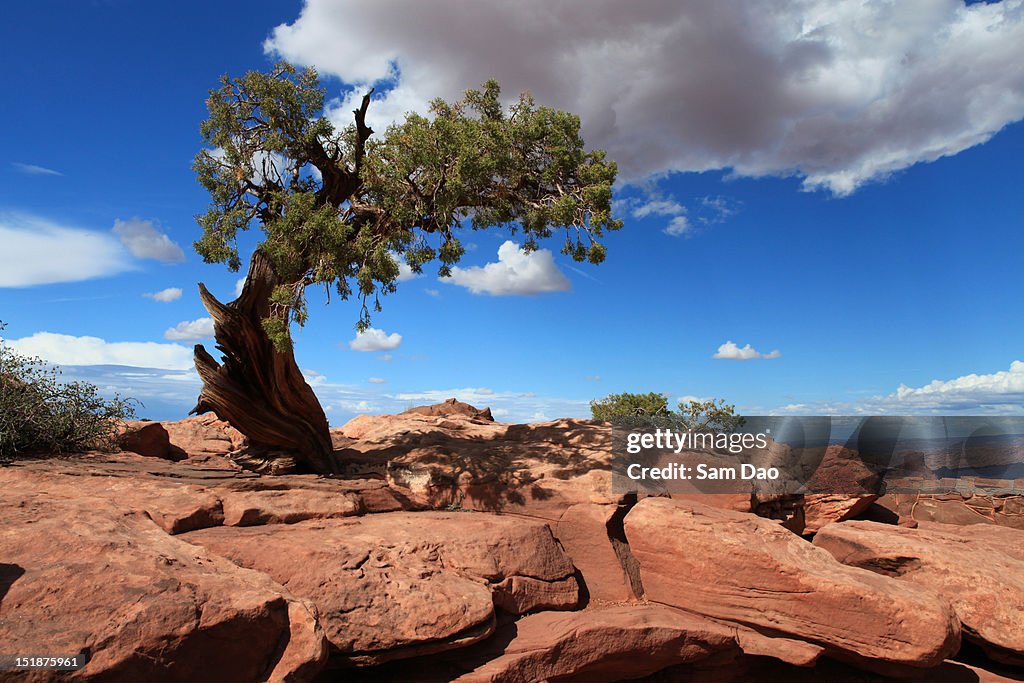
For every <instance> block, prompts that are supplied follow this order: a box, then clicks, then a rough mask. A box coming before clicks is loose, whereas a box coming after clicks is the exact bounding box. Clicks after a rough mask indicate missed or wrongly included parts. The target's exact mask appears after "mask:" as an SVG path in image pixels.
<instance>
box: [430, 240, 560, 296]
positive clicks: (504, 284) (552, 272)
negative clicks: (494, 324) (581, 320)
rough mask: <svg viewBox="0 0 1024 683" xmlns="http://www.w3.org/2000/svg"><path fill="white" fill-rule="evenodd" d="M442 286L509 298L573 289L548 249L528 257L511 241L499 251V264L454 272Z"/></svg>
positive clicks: (460, 269)
mask: <svg viewBox="0 0 1024 683" xmlns="http://www.w3.org/2000/svg"><path fill="white" fill-rule="evenodd" d="M439 281H440V282H446V283H452V284H456V285H459V286H461V287H465V288H466V289H468V290H469V291H471V292H473V294H491V295H493V296H505V295H510V294H542V293H545V292H565V291H568V290H570V289H572V285H571V284H570V283H569V279H568V278H566V277H565V275H563V274H562V271H560V270H559V269H558V266H557V265H555V259H554V257H553V256H552V254H551V251H550V250H548V249H538V250H537V251H534V252H532V253H530V254H527V253H526V252H525V251H523V249H521V248H520V247H519V245H518V244H516V243H515V242H512V241H511V240H507V241H506V242H505V243H504V244H502V245H501V246H500V247H499V248H498V262H497V263H488V264H486V265H484V266H472V267H469V268H460V267H458V266H456V267H455V268H452V275H451V277H450V278H439Z"/></svg>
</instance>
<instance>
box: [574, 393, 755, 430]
mask: <svg viewBox="0 0 1024 683" xmlns="http://www.w3.org/2000/svg"><path fill="white" fill-rule="evenodd" d="M590 413H591V415H592V416H593V418H594V419H595V420H604V421H610V420H620V419H623V418H643V419H647V418H670V422H671V423H672V425H673V426H674V427H675V428H679V429H690V430H692V431H694V432H732V431H735V430H736V429H739V428H740V427H742V426H743V422H744V420H743V418H742V417H741V416H740V415H737V414H736V406H734V405H730V404H727V403H726V402H725V401H724V400H722V399H710V400H707V401H689V402H686V401H680V402H679V405H678V411H672V410H670V409H669V407H668V399H667V398H666V397H665V395H664V394H657V393H653V392H651V393H647V394H631V393H622V394H609V395H608V396H605V397H604V398H602V399H599V400H596V401H591V402H590Z"/></svg>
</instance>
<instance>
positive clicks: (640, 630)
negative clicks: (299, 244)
mask: <svg viewBox="0 0 1024 683" xmlns="http://www.w3.org/2000/svg"><path fill="white" fill-rule="evenodd" d="M334 438H335V447H336V448H337V449H338V451H339V455H340V456H341V457H343V458H344V459H345V462H347V463H348V472H347V473H346V474H345V475H344V476H343V477H337V478H323V477H317V476H314V475H303V474H291V475H282V476H268V475H256V474H253V473H250V472H246V471H243V470H241V469H240V468H239V467H238V466H237V465H235V464H234V463H233V462H232V461H231V460H230V459H229V458H228V457H226V456H227V454H228V453H229V452H230V451H232V450H234V449H237V448H239V447H240V446H241V445H242V443H243V441H244V440H243V439H242V438H241V436H240V435H239V434H237V432H233V430H231V429H230V428H228V427H227V426H226V425H225V424H223V423H220V422H218V421H216V420H214V419H212V418H211V417H199V418H190V419H188V420H183V421H181V422H176V423H163V424H160V423H140V424H136V425H133V427H132V430H131V431H129V432H128V433H127V434H126V435H125V436H124V438H123V439H122V444H123V446H124V448H125V449H126V450H125V451H124V452H121V453H115V454H99V453H92V454H85V455H82V456H76V457H72V458H61V459H39V460H24V461H19V462H17V463H16V464H14V465H11V466H8V467H3V468H0V510H3V514H2V516H0V653H6V654H44V653H50V654H58V653H59V654H72V653H78V652H87V653H88V655H89V657H90V661H89V664H88V666H87V667H86V668H85V669H84V670H83V671H81V672H78V673H76V674H73V675H69V674H54V673H44V672H36V673H33V674H31V675H27V674H24V673H12V672H0V680H12V681H13V680H18V681H21V680H40V681H42V680H61V679H62V677H68V676H70V679H71V680H79V679H82V680H97V681H106V680H110V681H165V680H166V681H179V680H180V681H263V680H269V681H357V682H358V681H385V682H386V681H410V682H422V683H427V682H430V681H460V682H463V683H469V682H471V681H472V682H485V681H486V682H499V681H501V682H510V683H511V682H522V683H533V682H540V681H558V682H566V681H581V682H583V681H585V682H591V681H620V680H643V681H649V682H651V683H654V682H659V683H660V682H665V683H667V682H669V681H709V682H716V683H717V682H724V681H746V680H786V681H817V680H822V681H883V680H892V679H902V678H913V679H917V680H925V681H956V682H960V681H964V682H966V681H1010V680H1024V668H1022V665H1024V543H1022V541H1024V531H1022V530H1019V529H1017V528H1013V527H1014V526H1015V525H1016V524H1015V522H1016V520H1017V519H1018V517H1016V516H1015V515H1014V514H1013V513H1014V511H1015V510H1016V507H1015V506H1018V505H1019V502H1014V501H1012V500H1009V499H1007V498H1006V497H999V498H998V499H996V498H993V501H994V502H993V503H992V504H991V505H990V506H988V507H986V506H985V504H984V502H979V501H984V499H985V496H984V495H981V494H978V493H977V492H973V493H972V494H971V496H969V497H967V498H961V499H959V500H957V501H954V500H953V499H952V497H951V498H949V499H943V500H942V501H941V503H942V505H918V504H911V503H910V502H908V499H906V498H905V497H904V498H898V499H897V498H894V497H892V496H887V497H882V498H878V497H877V496H873V495H871V496H869V495H861V496H842V495H819V496H807V497H803V496H777V497H765V496H756V495H724V494H723V495H705V496H688V497H677V498H672V497H667V496H661V497H643V498H640V499H637V497H636V496H630V495H616V494H613V493H612V487H611V484H610V480H611V473H610V469H609V468H610V461H611V453H610V450H611V449H610V440H611V434H610V429H609V428H608V427H607V426H605V425H602V424H601V423H594V422H589V421H585V420H557V421H554V422H546V423H539V424H530V425H511V424H502V423H497V422H494V421H493V420H492V419H491V416H490V413H489V412H488V411H485V410H484V411H481V410H477V409H475V408H472V407H470V406H467V405H465V404H459V403H456V402H451V401H450V402H447V403H444V404H439V405H436V406H425V407H422V408H417V409H413V410H412V411H408V412H406V413H403V414H401V415H390V416H378V417H365V416H363V417H359V418H356V419H355V420H353V421H351V422H349V423H348V424H347V425H345V426H344V427H342V428H340V429H337V430H335V431H334ZM843 457H844V454H843V453H841V452H834V453H832V454H831V458H832V461H834V462H835V463H837V464H836V465H835V466H834V468H833V469H835V468H841V465H842V461H843ZM823 471H830V470H828V468H825V470H823ZM900 495H901V496H905V495H909V494H900ZM968 503H969V504H970V505H967V504H968ZM997 503H998V506H997ZM957 504H959V505H960V507H957ZM979 506H980V507H981V508H983V510H987V509H993V510H996V509H998V510H999V511H1006V513H1004V512H1000V513H999V514H988V515H985V514H976V513H975V512H974V509H975V508H977V507H979ZM964 507H970V510H966V509H961V508H964ZM918 510H921V511H923V514H922V515H916V514H915V513H916V512H917V511H918ZM942 510H945V511H946V512H945V513H943V514H940V512H941V511H942ZM944 515H945V516H944ZM965 517H966V519H967V520H968V521H970V522H977V523H974V524H972V525H970V526H964V525H963V522H964V521H965ZM946 522H952V523H946Z"/></svg>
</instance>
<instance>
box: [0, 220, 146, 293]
mask: <svg viewBox="0 0 1024 683" xmlns="http://www.w3.org/2000/svg"><path fill="white" fill-rule="evenodd" d="M0 245H3V246H2V248H0V287H31V286H33V285H45V284H52V283H58V282H79V281H81V280H90V279H92V278H98V277H107V276H109V275H115V274H117V273H121V272H124V271H126V270H130V269H131V268H132V264H131V259H129V258H128V255H127V254H126V253H125V251H124V249H123V248H122V247H121V245H120V244H118V243H117V241H116V240H115V239H113V238H112V237H110V236H109V235H106V234H103V233H99V232H93V231H91V230H82V229H80V228H70V227H66V226H63V225H58V224H56V223H52V222H50V221H48V220H45V219H42V218H38V217H36V216H32V215H29V214H0Z"/></svg>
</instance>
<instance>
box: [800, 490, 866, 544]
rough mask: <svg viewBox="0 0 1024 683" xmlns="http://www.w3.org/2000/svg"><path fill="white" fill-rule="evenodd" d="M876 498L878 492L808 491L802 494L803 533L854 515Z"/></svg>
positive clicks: (809, 532)
mask: <svg viewBox="0 0 1024 683" xmlns="http://www.w3.org/2000/svg"><path fill="white" fill-rule="evenodd" d="M876 500H878V494H866V495H863V496H853V495H849V494H846V493H808V494H807V495H805V496H804V530H803V533H805V534H813V533H817V531H818V529H820V528H821V527H823V526H825V525H826V524H831V523H832V522H841V521H843V520H846V519H851V518H853V517H856V516H857V515H859V514H861V513H862V512H864V511H865V510H867V509H868V507H870V506H871V504H872V503H874V502H875V501H876Z"/></svg>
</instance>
